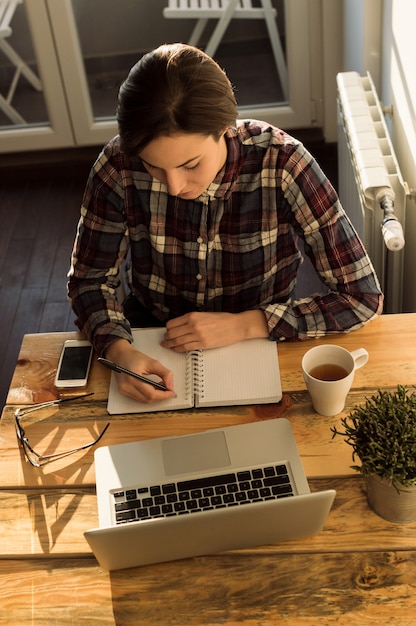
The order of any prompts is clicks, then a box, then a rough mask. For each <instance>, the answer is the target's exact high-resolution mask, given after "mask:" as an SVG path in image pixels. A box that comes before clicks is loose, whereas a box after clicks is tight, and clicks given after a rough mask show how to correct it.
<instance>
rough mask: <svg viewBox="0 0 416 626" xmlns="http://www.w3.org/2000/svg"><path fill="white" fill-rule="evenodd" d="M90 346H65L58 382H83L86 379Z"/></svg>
mask: <svg viewBox="0 0 416 626" xmlns="http://www.w3.org/2000/svg"><path fill="white" fill-rule="evenodd" d="M91 349H92V348H91V346H66V347H65V350H64V355H63V358H62V364H61V368H60V370H59V375H58V380H83V379H84V378H86V377H87V374H88V366H89V362H90V354H91Z"/></svg>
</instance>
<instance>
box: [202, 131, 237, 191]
mask: <svg viewBox="0 0 416 626" xmlns="http://www.w3.org/2000/svg"><path fill="white" fill-rule="evenodd" d="M224 137H225V141H226V144H227V160H226V162H225V165H224V166H223V167H222V168H221V169H220V171H219V172H218V174H217V175H216V177H215V178H214V180H213V181H212V183H211V184H210V185H208V187H207V189H206V190H205V191H204V192H203V193H202V194H201V195H200V196H199V198H200V199H201V200H204V198H207V197H208V198H224V199H225V200H227V199H228V198H229V197H230V195H231V193H232V191H233V186H234V183H235V181H236V180H237V177H238V172H239V168H240V164H241V144H240V141H239V138H238V134H237V129H236V128H229V129H228V130H227V131H226V133H225V135H224Z"/></svg>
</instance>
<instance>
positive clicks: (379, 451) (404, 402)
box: [331, 385, 416, 522]
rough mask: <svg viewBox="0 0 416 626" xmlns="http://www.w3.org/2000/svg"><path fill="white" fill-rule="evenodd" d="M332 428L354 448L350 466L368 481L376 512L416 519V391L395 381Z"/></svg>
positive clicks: (399, 518) (391, 518)
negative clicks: (355, 462) (393, 385)
mask: <svg viewBox="0 0 416 626" xmlns="http://www.w3.org/2000/svg"><path fill="white" fill-rule="evenodd" d="M341 424H342V427H343V429H339V428H337V427H336V426H334V427H332V428H331V431H332V432H333V437H335V435H341V436H343V437H344V438H345V441H346V443H348V444H349V445H350V446H352V459H353V461H355V459H356V458H357V457H358V459H359V460H360V461H361V465H352V466H351V467H352V469H355V470H357V471H358V472H360V474H361V475H362V476H363V478H364V480H365V482H366V485H367V499H368V503H369V505H370V507H371V508H372V509H373V511H374V512H375V513H377V514H378V515H380V516H381V517H383V518H384V519H387V520H389V521H393V522H410V521H415V520H416V394H414V393H410V392H409V390H408V389H407V388H406V387H404V386H401V385H399V386H398V387H397V391H380V390H379V391H378V392H377V393H376V394H374V395H373V396H371V397H370V398H367V399H366V402H365V404H364V405H363V406H359V407H356V408H355V409H354V410H353V411H352V412H351V413H350V414H349V415H348V416H347V417H343V418H341Z"/></svg>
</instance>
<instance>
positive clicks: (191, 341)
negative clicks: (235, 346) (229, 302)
mask: <svg viewBox="0 0 416 626" xmlns="http://www.w3.org/2000/svg"><path fill="white" fill-rule="evenodd" d="M268 336H269V332H268V327H267V321H266V317H265V315H264V313H263V311H260V310H255V311H244V312H243V313H202V312H196V311H194V312H192V313H186V315H181V317H177V318H175V319H173V320H170V321H169V322H168V323H167V324H166V334H165V338H164V340H163V341H162V346H163V347H165V348H170V349H171V350H173V351H175V352H188V351H190V350H201V349H208V348H220V347H222V346H228V345H230V344H232V343H237V342H238V341H242V340H243V339H254V338H255V337H268Z"/></svg>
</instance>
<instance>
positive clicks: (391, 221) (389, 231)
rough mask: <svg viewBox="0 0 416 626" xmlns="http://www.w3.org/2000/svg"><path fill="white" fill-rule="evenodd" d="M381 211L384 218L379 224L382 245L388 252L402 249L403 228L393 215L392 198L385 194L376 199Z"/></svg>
mask: <svg viewBox="0 0 416 626" xmlns="http://www.w3.org/2000/svg"><path fill="white" fill-rule="evenodd" d="M378 200H379V202H380V206H381V208H382V209H383V213H384V218H383V221H382V223H381V232H382V233H383V238H384V243H385V244H386V247H387V249H388V250H391V251H392V252H397V251H398V250H401V249H402V248H404V235H403V228H402V225H401V224H400V222H399V220H398V219H397V217H396V216H395V214H394V196H393V197H392V196H391V195H390V194H385V195H383V196H381V197H379V198H378Z"/></svg>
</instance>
